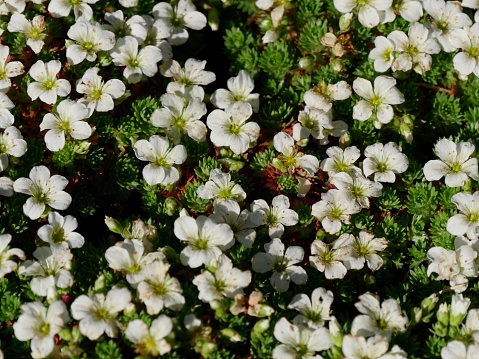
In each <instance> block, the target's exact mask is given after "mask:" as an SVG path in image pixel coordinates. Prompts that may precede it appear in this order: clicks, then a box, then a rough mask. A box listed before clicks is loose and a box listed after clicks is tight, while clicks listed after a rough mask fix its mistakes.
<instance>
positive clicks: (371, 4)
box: [334, 0, 392, 28]
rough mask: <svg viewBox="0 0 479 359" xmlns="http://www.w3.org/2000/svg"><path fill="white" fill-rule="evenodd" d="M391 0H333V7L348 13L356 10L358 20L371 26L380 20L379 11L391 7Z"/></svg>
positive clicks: (366, 25)
mask: <svg viewBox="0 0 479 359" xmlns="http://www.w3.org/2000/svg"><path fill="white" fill-rule="evenodd" d="M391 5H392V0H334V7H335V8H336V9H337V10H338V11H340V12H342V13H349V12H352V11H353V10H354V9H357V10H358V20H359V22H360V23H361V25H363V26H364V27H369V28H373V27H375V26H377V25H378V24H379V22H380V13H379V12H380V11H384V10H387V9H389V8H390V7H391Z"/></svg>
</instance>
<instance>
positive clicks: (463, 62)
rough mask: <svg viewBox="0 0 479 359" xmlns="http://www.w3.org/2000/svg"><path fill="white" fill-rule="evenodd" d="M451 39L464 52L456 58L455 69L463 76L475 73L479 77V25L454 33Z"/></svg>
mask: <svg viewBox="0 0 479 359" xmlns="http://www.w3.org/2000/svg"><path fill="white" fill-rule="evenodd" d="M451 38H452V39H453V41H454V43H455V44H456V46H457V47H458V48H460V49H461V50H462V51H461V52H459V53H458V54H456V56H454V60H453V63H454V68H455V69H456V70H457V71H458V72H459V73H460V74H461V75H466V76H467V75H469V74H471V73H474V75H476V76H478V77H479V51H478V49H479V23H475V24H474V25H472V26H471V27H467V26H466V27H464V28H463V29H458V30H456V31H454V33H453V34H452V35H451Z"/></svg>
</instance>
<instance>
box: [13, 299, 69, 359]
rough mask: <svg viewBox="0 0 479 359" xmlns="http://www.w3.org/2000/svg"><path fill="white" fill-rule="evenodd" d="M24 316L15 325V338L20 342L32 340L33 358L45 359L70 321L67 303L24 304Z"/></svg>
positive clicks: (22, 307) (22, 308)
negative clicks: (46, 304)
mask: <svg viewBox="0 0 479 359" xmlns="http://www.w3.org/2000/svg"><path fill="white" fill-rule="evenodd" d="M20 309H21V310H22V314H21V315H20V316H19V317H18V320H17V321H16V323H14V324H13V330H14V333H15V337H16V338H17V339H18V340H20V341H27V340H31V342H30V348H31V350H32V353H31V355H32V358H45V357H47V356H49V355H50V353H51V352H52V351H53V349H54V347H55V341H54V337H55V335H57V334H58V333H59V332H60V330H61V329H62V328H63V327H64V326H65V324H66V323H68V322H69V321H70V316H69V315H68V309H67V308H66V306H65V303H63V302H62V301H60V300H58V301H56V302H53V303H52V304H50V306H49V307H48V309H47V308H45V306H44V305H43V304H42V303H40V302H30V303H26V304H23V305H22V306H21V307H20Z"/></svg>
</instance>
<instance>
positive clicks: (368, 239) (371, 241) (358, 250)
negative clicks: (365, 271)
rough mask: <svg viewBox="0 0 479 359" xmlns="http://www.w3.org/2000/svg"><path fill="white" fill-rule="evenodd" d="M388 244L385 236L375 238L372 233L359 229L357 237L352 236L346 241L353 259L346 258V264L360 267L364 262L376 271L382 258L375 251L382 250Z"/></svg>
mask: <svg viewBox="0 0 479 359" xmlns="http://www.w3.org/2000/svg"><path fill="white" fill-rule="evenodd" d="M388 244H389V242H388V241H387V240H386V239H385V238H375V237H374V234H372V233H370V232H367V231H361V232H359V236H358V237H353V238H352V240H351V242H350V243H348V245H349V246H350V247H351V251H352V256H353V259H352V260H347V261H346V265H347V266H348V267H349V268H351V269H362V268H363V267H364V263H365V262H366V263H367V264H368V267H369V269H371V270H372V271H377V270H378V269H379V268H381V266H382V265H383V259H382V258H381V257H380V256H379V255H378V254H376V252H382V251H383V250H385V249H386V248H387V246H388Z"/></svg>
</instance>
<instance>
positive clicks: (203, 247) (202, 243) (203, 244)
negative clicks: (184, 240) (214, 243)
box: [195, 238, 209, 251]
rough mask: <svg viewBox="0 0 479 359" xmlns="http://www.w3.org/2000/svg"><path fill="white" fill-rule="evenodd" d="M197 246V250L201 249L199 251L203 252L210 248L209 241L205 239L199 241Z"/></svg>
mask: <svg viewBox="0 0 479 359" xmlns="http://www.w3.org/2000/svg"><path fill="white" fill-rule="evenodd" d="M195 245H196V248H197V249H199V250H201V251H204V250H206V249H208V248H209V246H208V240H207V239H203V238H199V239H198V240H197V241H196V243H195Z"/></svg>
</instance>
